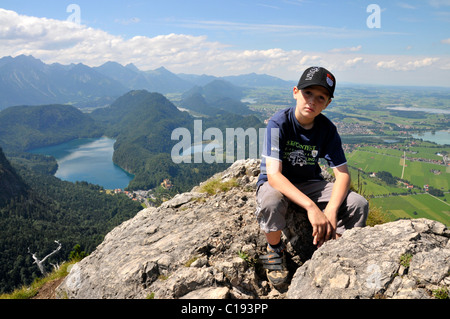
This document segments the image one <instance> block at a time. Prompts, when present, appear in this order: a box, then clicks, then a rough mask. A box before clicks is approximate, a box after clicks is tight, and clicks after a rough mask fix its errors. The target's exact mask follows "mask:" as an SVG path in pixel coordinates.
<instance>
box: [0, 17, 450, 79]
mask: <svg viewBox="0 0 450 319" xmlns="http://www.w3.org/2000/svg"><path fill="white" fill-rule="evenodd" d="M0 21H2V23H1V24H0V57H2V56H7V55H11V56H17V55H20V54H26V55H33V56H34V57H36V58H39V59H41V60H42V61H44V62H45V63H54V62H58V63H62V64H70V63H84V64H86V65H89V66H98V65H101V64H103V63H105V62H107V61H115V62H118V63H121V64H123V65H125V64H128V63H133V64H135V65H136V66H137V67H138V68H139V69H141V70H152V69H156V68H158V67H160V66H164V67H166V68H168V69H169V70H171V71H172V72H175V73H195V74H211V75H217V76H225V75H236V74H245V73H251V72H256V73H267V74H270V75H273V76H278V77H281V78H283V79H287V80H292V79H296V78H298V76H299V74H300V73H301V72H303V70H304V69H305V68H307V67H309V66H312V65H320V66H324V67H326V68H328V69H329V70H333V72H336V73H337V74H336V75H337V76H338V75H339V78H340V79H344V80H345V81H353V80H355V79H358V77H359V78H360V79H362V81H375V80H376V79H380V80H379V81H380V82H382V83H385V74H386V72H387V71H413V70H420V71H421V72H422V71H423V72H425V70H429V69H428V68H433V70H435V69H439V70H448V66H449V65H450V58H449V57H446V56H441V57H439V58H438V57H420V58H418V57H412V56H406V55H402V56H383V55H369V54H361V53H360V52H359V51H360V50H361V48H362V46H361V45H355V46H350V47H346V48H337V49H333V50H331V51H328V52H305V51H303V50H301V48H299V49H297V50H285V49H281V48H269V49H260V50H244V49H236V48H234V47H232V46H230V45H228V44H223V43H219V42H215V41H211V40H209V39H208V38H207V37H206V36H193V35H188V34H173V33H172V34H165V35H158V36H155V37H146V36H135V37H133V38H130V39H126V38H124V37H122V36H118V35H113V34H110V33H108V32H105V31H103V30H99V29H94V28H90V27H87V26H84V25H78V24H75V23H71V22H68V21H60V20H54V19H46V18H37V17H30V16H25V15H20V14H17V13H16V12H14V11H9V10H4V9H0ZM122 22H123V21H118V23H122ZM135 22H138V21H135ZM239 27H242V26H239ZM447 40H448V39H447ZM447 40H443V42H444V43H446V41H447ZM356 67H357V68H356ZM423 72H422V74H421V75H420V77H419V75H418V76H417V79H419V78H420V80H421V81H422V80H423V79H424V78H425V77H424V76H423V74H424V73H423ZM442 72H444V71H442ZM345 76H348V78H345ZM392 80H394V78H393V77H392ZM402 80H403V79H402ZM408 80H409V81H411V82H412V81H414V80H415V78H414V77H412V76H411V74H409V75H408ZM420 84H421V83H418V84H417V85H420ZM427 84H428V83H427Z"/></svg>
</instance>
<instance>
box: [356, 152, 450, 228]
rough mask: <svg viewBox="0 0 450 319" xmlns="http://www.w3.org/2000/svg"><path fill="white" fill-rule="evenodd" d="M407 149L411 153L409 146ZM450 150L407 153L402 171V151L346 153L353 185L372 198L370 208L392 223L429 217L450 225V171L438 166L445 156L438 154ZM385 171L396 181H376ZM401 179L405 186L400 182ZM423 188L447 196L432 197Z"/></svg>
mask: <svg viewBox="0 0 450 319" xmlns="http://www.w3.org/2000/svg"><path fill="white" fill-rule="evenodd" d="M423 145H426V143H423ZM395 147H396V148H397V147H398V145H396V146H395ZM404 149H408V150H409V151H410V149H409V148H408V147H407V146H406V145H404ZM449 151H450V150H449V147H448V146H441V147H436V145H434V146H433V147H432V148H430V147H426V146H420V147H416V148H415V149H414V151H413V152H411V151H410V153H406V158H407V159H406V163H405V164H406V165H405V167H404V169H403V164H404V159H403V154H404V151H403V150H399V149H391V148H390V146H387V145H384V146H380V145H372V146H363V147H356V148H355V149H354V150H353V151H352V152H350V153H347V161H348V165H349V167H350V173H351V176H352V185H353V187H354V188H355V189H357V190H358V191H359V192H360V193H361V194H362V195H364V196H365V197H367V198H369V201H370V205H372V206H374V207H378V208H380V209H381V210H382V211H384V212H385V213H386V214H387V215H388V217H389V218H390V219H391V220H397V219H399V218H429V219H433V220H437V221H440V222H442V223H444V224H446V225H450V193H449V188H450V169H449V166H445V165H443V164H438V162H439V160H441V161H442V157H438V156H437V155H435V154H436V153H439V152H443V153H446V152H447V153H448V152H449ZM408 155H414V157H413V158H414V159H415V160H409V159H408ZM411 157H412V156H411ZM382 171H384V172H389V173H391V174H392V176H393V177H395V178H396V181H397V182H396V183H394V184H387V183H386V182H385V181H383V180H381V179H380V178H377V177H376V176H377V175H378V173H379V172H382ZM373 173H375V175H374V174H373ZM402 175H403V176H402ZM400 178H402V181H403V183H400V182H399V179H400ZM408 185H410V188H408V187H407V186H408ZM424 185H428V186H431V187H433V188H435V189H438V190H440V191H442V192H443V193H444V194H443V195H444V196H440V197H436V196H433V195H431V194H429V193H428V192H427V191H426V189H425V188H424Z"/></svg>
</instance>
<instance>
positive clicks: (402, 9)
mask: <svg viewBox="0 0 450 319" xmlns="http://www.w3.org/2000/svg"><path fill="white" fill-rule="evenodd" d="M72 3H73V4H76V5H77V8H79V11H78V9H77V10H76V11H71V12H67V8H68V6H69V5H70V4H72ZM370 4H376V5H377V7H378V8H379V9H380V11H379V12H376V11H373V10H369V12H368V6H369V5H370ZM0 8H2V9H4V10H1V9H0V56H5V55H11V56H16V55H19V54H31V55H33V56H35V57H37V58H40V59H41V60H43V61H44V62H47V63H51V62H59V63H63V64H69V63H72V62H73V63H78V62H81V63H85V64H87V65H90V66H96V65H100V64H102V63H104V62H106V61H109V60H112V61H117V62H119V63H121V64H124V65H125V64H127V63H130V62H132V63H134V64H135V65H136V66H137V67H138V68H140V69H142V70H150V69H155V68H158V67H160V66H164V67H166V68H168V69H169V70H171V71H172V72H175V73H196V74H203V73H204V74H212V75H217V76H220V75H232V74H245V73H250V72H256V73H266V74H270V75H274V76H278V77H281V78H283V79H287V80H293V79H297V78H298V77H299V75H300V74H301V72H302V71H303V70H304V68H306V67H308V66H310V65H323V66H325V67H327V68H329V69H331V70H332V72H334V73H335V75H336V77H337V79H338V80H339V79H341V80H342V81H345V82H355V83H364V84H389V85H418V86H420V85H439V86H450V81H448V75H449V74H450V54H449V53H450V31H449V30H450V0H417V1H406V0H405V1H397V0H391V1H377V0H371V1H362V0H343V1H336V0H334V1H331V0H328V1H313V0H280V1H273V0H259V1H253V0H251V1H242V0H241V1H236V0H231V1H230V0H229V1H214V0H209V1H203V0H194V1H187V0H185V1H143V0H136V1H134V0H127V1H120V0H116V1H114V0H112V1H104V0H101V1H99V0H90V1H81V0H80V1H77V0H71V1H61V0H58V1H56V0H52V1H46V0H41V1H30V0H28V1H22V0H13V1H11V0H0ZM73 13H77V14H79V15H78V16H79V17H80V18H81V23H80V25H76V26H73V25H68V23H67V22H66V20H67V19H68V18H69V17H70V16H71V15H72V14H73ZM72 17H73V16H72ZM368 18H369V19H371V18H374V19H375V20H373V19H372V20H371V21H373V22H378V21H379V22H380V25H379V27H370V26H369V25H368V23H367V20H368ZM72 24H74V23H72Z"/></svg>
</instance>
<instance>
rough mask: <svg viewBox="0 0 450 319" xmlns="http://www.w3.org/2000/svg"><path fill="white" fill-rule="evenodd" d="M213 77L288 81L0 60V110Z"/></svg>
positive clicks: (105, 100)
mask: <svg viewBox="0 0 450 319" xmlns="http://www.w3.org/2000/svg"><path fill="white" fill-rule="evenodd" d="M213 80H225V81H227V82H230V83H232V84H234V85H235V86H240V87H247V88H249V87H287V86H291V85H292V83H291V82H289V81H284V80H281V79H279V78H276V77H272V76H269V75H265V74H255V73H252V74H246V75H240V76H227V77H214V76H210V75H192V74H179V75H177V74H174V73H172V72H170V71H169V70H167V69H165V68H164V67H160V68H158V69H155V70H150V71H141V70H139V69H138V68H137V67H136V66H135V65H133V64H131V63H130V64H127V65H126V66H123V65H121V64H119V63H117V62H112V61H110V62H106V63H104V64H103V65H100V66H98V67H89V66H86V65H84V64H82V63H78V64H74V63H72V64H70V65H62V64H59V63H53V64H46V63H44V62H42V61H41V60H39V59H36V58H34V57H33V56H25V55H19V56H17V57H11V56H6V57H3V58H1V59H0V110H1V109H4V108H6V107H8V106H15V105H42V104H55V103H57V104H72V105H74V106H76V107H79V108H83V107H98V106H105V105H109V104H111V103H112V102H113V101H114V100H115V99H116V98H118V97H119V96H121V95H123V94H125V93H126V92H128V91H130V90H142V89H143V90H147V91H149V92H158V93H162V94H167V93H184V92H186V91H189V90H190V89H192V88H194V87H195V86H204V85H206V84H207V83H209V82H211V81H213Z"/></svg>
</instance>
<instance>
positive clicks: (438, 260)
mask: <svg viewBox="0 0 450 319" xmlns="http://www.w3.org/2000/svg"><path fill="white" fill-rule="evenodd" d="M449 237H450V231H449V230H448V229H447V228H446V227H445V226H444V225H443V224H441V223H439V222H436V221H431V220H427V219H415V220H400V221H397V222H392V223H387V224H383V225H376V226H374V227H365V228H360V229H351V230H348V231H346V232H345V233H344V234H343V236H342V238H340V239H339V240H336V241H329V242H327V243H325V244H324V245H323V246H322V247H321V248H320V249H319V250H318V251H316V253H315V254H314V255H313V256H312V258H311V259H310V260H308V261H307V262H305V264H304V265H303V266H302V267H301V268H300V269H298V271H297V272H296V274H295V276H294V278H293V279H292V282H291V285H290V287H289V291H288V297H289V298H420V299H422V298H433V297H437V296H438V295H439V294H445V293H446V292H447V294H448V289H449V286H450V241H449Z"/></svg>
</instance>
